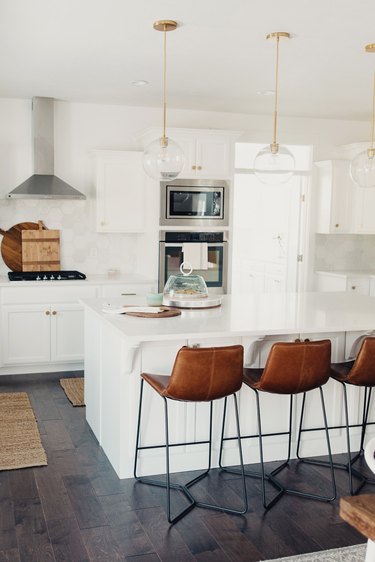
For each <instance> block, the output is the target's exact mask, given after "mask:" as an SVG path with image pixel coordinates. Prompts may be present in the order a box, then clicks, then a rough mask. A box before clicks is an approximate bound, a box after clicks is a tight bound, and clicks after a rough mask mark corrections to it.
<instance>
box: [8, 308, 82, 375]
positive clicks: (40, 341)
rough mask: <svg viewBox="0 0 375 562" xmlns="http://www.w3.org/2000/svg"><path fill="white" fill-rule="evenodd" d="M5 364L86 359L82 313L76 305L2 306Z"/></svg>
mask: <svg viewBox="0 0 375 562" xmlns="http://www.w3.org/2000/svg"><path fill="white" fill-rule="evenodd" d="M2 334H3V337H2V340H3V350H2V351H3V364H4V365H18V364H29V363H45V362H49V361H52V362H65V361H82V360H83V312H82V307H81V306H80V305H79V304H78V303H76V304H71V303H58V304H22V305H17V304H12V305H3V307H2Z"/></svg>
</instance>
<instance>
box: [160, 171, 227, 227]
mask: <svg viewBox="0 0 375 562" xmlns="http://www.w3.org/2000/svg"><path fill="white" fill-rule="evenodd" d="M228 224H229V185H228V182H226V181H221V180H171V181H169V182H168V181H162V182H161V183H160V226H183V227H184V228H187V229H188V228H195V227H202V226H203V227H210V228H211V227H215V228H221V227H227V226H228Z"/></svg>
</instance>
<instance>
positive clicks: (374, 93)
mask: <svg viewBox="0 0 375 562" xmlns="http://www.w3.org/2000/svg"><path fill="white" fill-rule="evenodd" d="M374 121H375V72H374V82H373V90H372V119H371V147H370V148H371V150H373V149H374Z"/></svg>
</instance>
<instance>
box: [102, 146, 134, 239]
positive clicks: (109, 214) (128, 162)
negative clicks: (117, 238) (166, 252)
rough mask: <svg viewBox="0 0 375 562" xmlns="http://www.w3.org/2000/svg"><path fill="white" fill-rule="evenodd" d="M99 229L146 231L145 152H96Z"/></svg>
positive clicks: (104, 230) (105, 230)
mask: <svg viewBox="0 0 375 562" xmlns="http://www.w3.org/2000/svg"><path fill="white" fill-rule="evenodd" d="M96 156H97V180H96V188H97V231H98V232H143V231H144V190H145V174H144V172H143V168H142V152H134V151H127V152H120V151H97V152H96Z"/></svg>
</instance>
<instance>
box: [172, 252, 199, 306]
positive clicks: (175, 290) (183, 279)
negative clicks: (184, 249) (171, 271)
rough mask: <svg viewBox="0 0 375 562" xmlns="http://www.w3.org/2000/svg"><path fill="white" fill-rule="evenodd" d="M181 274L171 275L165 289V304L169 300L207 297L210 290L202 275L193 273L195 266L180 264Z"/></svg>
mask: <svg viewBox="0 0 375 562" xmlns="http://www.w3.org/2000/svg"><path fill="white" fill-rule="evenodd" d="M185 268H187V270H185ZM180 271H181V275H171V276H170V277H169V278H168V281H167V282H166V284H165V287H164V291H163V304H167V302H165V301H166V300H167V301H168V302H169V301H171V300H172V301H176V300H177V301H184V300H188V301H190V300H192V299H206V298H207V297H208V290H207V285H206V282H205V280H204V279H203V277H202V276H201V275H192V274H191V273H192V271H193V268H192V267H191V265H190V264H188V263H185V262H184V263H182V264H181V265H180Z"/></svg>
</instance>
